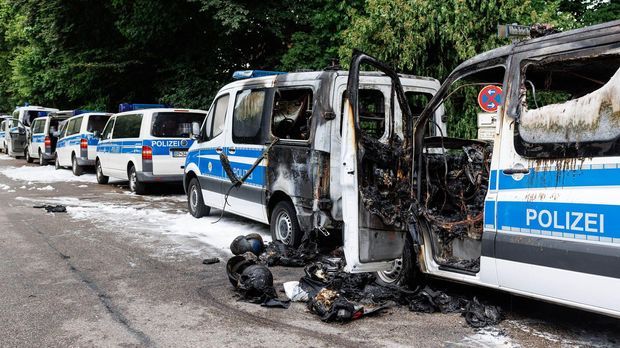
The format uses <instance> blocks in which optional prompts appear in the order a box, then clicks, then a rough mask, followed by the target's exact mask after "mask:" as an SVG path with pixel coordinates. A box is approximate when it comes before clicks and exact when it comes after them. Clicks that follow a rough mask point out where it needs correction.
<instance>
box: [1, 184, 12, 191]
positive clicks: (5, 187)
mask: <svg viewBox="0 0 620 348" xmlns="http://www.w3.org/2000/svg"><path fill="white" fill-rule="evenodd" d="M10 188H11V186H9V185H7V184H0V190H5V191H6V190H8V189H10Z"/></svg>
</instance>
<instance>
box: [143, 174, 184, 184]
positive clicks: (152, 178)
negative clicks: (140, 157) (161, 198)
mask: <svg viewBox="0 0 620 348" xmlns="http://www.w3.org/2000/svg"><path fill="white" fill-rule="evenodd" d="M136 175H137V176H138V181H141V182H183V174H175V175H154V174H153V173H150V172H137V173H136Z"/></svg>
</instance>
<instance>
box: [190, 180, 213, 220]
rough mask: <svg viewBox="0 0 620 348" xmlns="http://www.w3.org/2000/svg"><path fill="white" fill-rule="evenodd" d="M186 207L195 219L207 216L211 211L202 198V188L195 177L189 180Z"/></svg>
mask: <svg viewBox="0 0 620 348" xmlns="http://www.w3.org/2000/svg"><path fill="white" fill-rule="evenodd" d="M187 208H188V209H189V213H190V214H192V216H193V217H195V218H196V219H200V218H201V217H203V216H207V215H209V213H210V212H211V207H207V206H206V205H205V202H204V199H203V198H202V188H201V187H200V182H199V181H198V179H197V178H193V179H192V180H190V182H189V186H188V188H187Z"/></svg>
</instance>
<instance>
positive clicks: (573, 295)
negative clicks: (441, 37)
mask: <svg viewBox="0 0 620 348" xmlns="http://www.w3.org/2000/svg"><path fill="white" fill-rule="evenodd" d="M616 47H617V46H616ZM614 51H615V53H613V52H614ZM546 52H548V51H545V52H543V51H539V52H536V51H534V52H531V51H529V52H527V55H525V54H524V55H522V56H517V57H515V59H514V60H515V61H516V63H514V64H513V65H515V66H516V67H515V75H514V76H515V77H514V79H515V80H514V81H512V82H511V85H512V86H513V88H512V89H513V90H514V91H516V92H515V93H519V95H518V96H517V95H515V96H514V98H513V99H514V100H517V99H516V98H518V100H519V103H518V105H517V103H515V104H512V106H513V108H512V109H510V110H508V112H507V113H509V114H510V115H511V118H510V119H506V121H505V122H503V124H504V126H503V129H502V136H501V139H502V140H501V141H502V145H501V155H500V171H499V174H498V195H497V200H498V201H497V226H498V233H497V237H496V240H495V257H496V258H497V260H496V262H497V273H498V280H499V284H500V286H501V287H504V288H508V289H511V290H513V291H517V292H522V293H529V294H535V295H537V296H540V297H545V298H550V299H553V300H555V301H559V302H564V303H567V304H571V303H572V304H575V305H579V306H580V307H583V306H585V307H590V308H592V309H596V310H599V311H600V310H603V311H605V310H614V311H619V310H620V296H618V293H617V292H618V289H620V267H618V266H619V265H620V227H619V226H620V204H619V202H618V197H620V147H619V146H618V139H619V138H620V128H619V127H618V126H617V123H616V122H617V116H615V115H618V114H620V105H619V104H618V100H619V99H620V89H618V86H620V55H619V54H618V50H617V49H615V50H614V49H612V48H610V49H608V50H607V49H605V48H604V47H598V48H592V49H588V50H581V51H579V52H570V53H562V54H561V55H560V54H558V55H556V56H552V57H550V56H549V55H548V53H546ZM519 86H520V87H521V88H519ZM616 313H617V312H616Z"/></svg>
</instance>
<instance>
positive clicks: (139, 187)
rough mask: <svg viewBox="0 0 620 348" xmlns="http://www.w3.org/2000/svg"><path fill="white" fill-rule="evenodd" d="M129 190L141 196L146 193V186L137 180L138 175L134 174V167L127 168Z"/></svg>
mask: <svg viewBox="0 0 620 348" xmlns="http://www.w3.org/2000/svg"><path fill="white" fill-rule="evenodd" d="M128 177H129V190H130V191H131V192H134V193H135V194H137V195H143V194H145V193H146V185H145V184H144V183H143V182H140V180H138V173H137V172H136V167H135V166H131V167H130V168H129V173H128Z"/></svg>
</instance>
